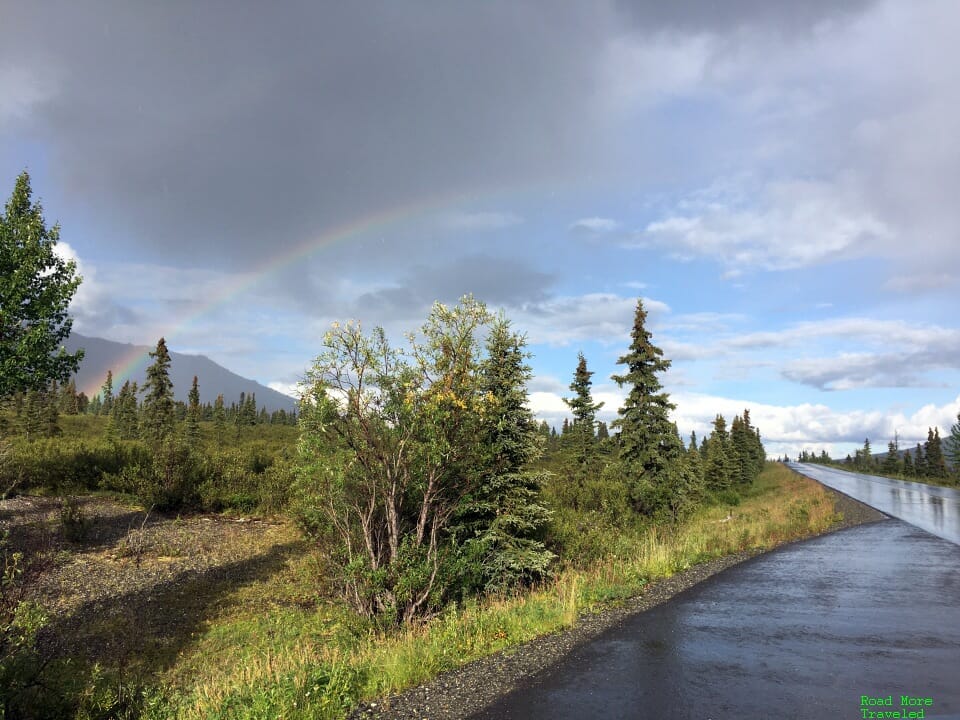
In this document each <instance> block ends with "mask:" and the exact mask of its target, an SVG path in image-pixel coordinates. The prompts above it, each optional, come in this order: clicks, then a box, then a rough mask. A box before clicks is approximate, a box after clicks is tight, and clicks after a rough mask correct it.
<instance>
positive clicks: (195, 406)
mask: <svg viewBox="0 0 960 720" xmlns="http://www.w3.org/2000/svg"><path fill="white" fill-rule="evenodd" d="M187 400H188V404H187V418H186V436H187V441H188V442H189V443H190V447H191V448H194V449H195V448H196V447H197V443H199V442H200V388H199V387H198V385H197V376H196V375H194V376H193V385H191V386H190V394H189V395H188V396H187Z"/></svg>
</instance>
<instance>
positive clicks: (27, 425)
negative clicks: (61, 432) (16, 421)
mask: <svg viewBox="0 0 960 720" xmlns="http://www.w3.org/2000/svg"><path fill="white" fill-rule="evenodd" d="M43 420H44V418H43V400H42V398H41V397H40V393H39V392H37V391H36V390H34V389H33V388H30V389H29V390H27V392H26V393H25V394H24V398H23V409H22V410H21V412H20V427H21V430H22V431H23V434H24V435H25V436H26V437H27V440H36V439H37V438H39V437H40V436H41V435H43V426H44V423H43Z"/></svg>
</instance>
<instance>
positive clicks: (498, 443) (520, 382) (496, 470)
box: [450, 317, 554, 592]
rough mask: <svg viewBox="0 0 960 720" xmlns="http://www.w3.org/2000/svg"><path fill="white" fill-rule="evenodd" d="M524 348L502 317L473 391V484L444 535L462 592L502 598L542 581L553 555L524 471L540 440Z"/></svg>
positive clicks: (535, 476) (536, 488) (537, 479)
mask: <svg viewBox="0 0 960 720" xmlns="http://www.w3.org/2000/svg"><path fill="white" fill-rule="evenodd" d="M524 346H525V340H524V338H522V337H521V336H519V335H517V334H515V333H512V332H511V331H510V324H509V321H507V320H506V319H505V318H503V317H501V318H498V320H497V321H496V322H495V323H494V324H493V327H492V328H491V330H490V335H489V337H488V339H487V358H486V359H485V360H484V361H483V363H482V364H481V368H480V376H481V379H480V387H479V391H480V393H482V394H483V396H484V398H485V400H486V401H487V403H488V405H487V409H486V413H485V415H484V417H483V423H482V429H481V436H480V437H479V438H478V439H479V441H480V443H481V447H482V449H483V451H484V452H485V453H486V456H485V457H482V458H481V463H482V467H481V469H480V482H479V484H478V486H477V488H476V489H475V490H474V491H473V492H472V493H470V494H469V495H468V496H466V497H465V498H464V500H463V502H462V503H461V505H460V507H459V508H458V510H457V512H456V516H455V519H454V521H453V523H452V527H451V530H450V533H451V535H452V536H454V538H455V539H456V540H457V541H458V542H459V543H461V544H462V545H463V548H462V550H461V552H462V553H463V555H464V557H465V559H466V560H465V562H464V567H465V569H466V571H467V573H469V574H470V575H471V576H472V577H473V581H472V582H469V583H463V584H464V585H465V586H468V589H470V590H474V591H478V590H479V591H485V592H505V591H508V590H511V589H513V588H515V587H517V586H519V585H529V584H531V583H533V582H535V581H537V580H540V579H542V578H543V577H545V576H546V574H547V569H548V568H549V566H550V563H551V562H552V560H553V558H554V555H553V553H551V552H550V551H548V550H547V549H546V548H545V547H544V544H543V542H542V540H541V537H542V533H543V529H544V527H545V526H546V524H547V522H548V520H549V518H550V512H549V511H548V510H547V508H546V507H545V506H544V505H543V503H542V501H541V499H540V487H541V484H542V482H543V479H544V474H543V473H536V472H532V471H530V470H528V466H529V464H530V463H531V462H533V461H534V460H536V459H538V458H539V456H540V453H541V438H540V436H539V431H538V427H537V424H536V421H535V420H534V417H533V413H532V412H531V411H530V409H529V407H528V406H527V403H528V396H527V389H526V386H527V382H528V381H529V379H530V376H531V370H530V367H529V366H528V365H527V364H526V358H527V357H528V354H527V353H526V352H525V351H524Z"/></svg>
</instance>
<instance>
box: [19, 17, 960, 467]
mask: <svg viewBox="0 0 960 720" xmlns="http://www.w3.org/2000/svg"><path fill="white" fill-rule="evenodd" d="M958 36H960V5H958V4H957V3H956V2H953V1H952V0H942V1H941V0H925V1H924V2H920V3H917V2H907V1H906V0H902V1H899V2H868V1H855V2H854V1H851V2H834V1H833V0H831V1H829V2H828V1H827V0H808V1H807V2H804V3H795V2H782V3H777V2H769V0H731V1H730V2H725V3H722V4H721V3H715V2H708V1H707V0H682V1H679V2H673V3H661V2H653V1H652V0H651V1H649V2H614V1H611V0H591V1H590V2H573V1H571V2H568V3H544V2H540V3H532V2H523V1H517V0H512V1H510V2H497V1H494V2H486V3H461V2H443V3H441V2H363V3H332V2H330V3H316V2H302V3H300V2H288V3H282V4H267V3H261V4H256V3H246V4H245V3H234V2H205V3H186V2H171V3H146V2H140V3H137V2H97V1H91V2H85V3H73V2H63V3H57V2H53V1H51V2H37V3H21V2H14V1H13V0H0V194H2V195H4V197H9V193H10V192H11V191H12V189H13V183H14V180H15V178H16V176H17V174H18V173H20V172H21V171H23V170H24V169H26V170H28V171H29V172H30V176H31V180H32V183H33V189H34V194H35V198H38V199H40V200H41V202H42V203H43V207H44V210H45V215H46V218H47V221H48V222H49V223H52V222H54V221H57V222H59V223H60V225H61V228H62V231H61V244H60V249H61V251H62V253H63V254H64V255H66V256H69V257H71V258H74V259H76V261H77V263H78V266H79V268H80V271H81V274H82V275H83V278H84V281H83V284H82V286H81V288H80V290H79V292H78V293H77V295H76V297H75V298H74V301H73V304H72V306H71V313H72V315H73V316H74V318H75V323H74V329H75V330H77V331H78V332H81V333H83V334H87V335H96V336H100V337H105V338H109V339H111V340H117V341H123V342H133V343H140V344H147V345H153V344H155V343H156V340H157V339H158V338H159V337H160V336H165V337H166V339H167V342H168V345H169V346H170V347H171V349H173V350H177V351H180V352H188V353H203V354H205V355H208V356H209V357H211V358H212V359H214V360H215V361H217V362H219V363H220V364H222V365H224V366H226V367H227V368H229V369H231V370H233V371H235V372H238V373H240V374H242V375H245V376H247V377H250V378H253V379H256V380H258V381H260V382H262V383H264V384H268V385H270V386H271V387H274V388H276V389H280V390H284V391H288V392H294V389H295V387H296V384H297V382H298V380H299V379H300V378H301V377H302V376H303V374H304V372H305V371H306V370H307V368H308V367H309V366H310V364H311V362H312V360H313V358H314V357H315V356H316V355H317V354H318V353H319V352H320V349H321V343H322V337H323V334H324V332H325V330H326V329H327V328H328V327H329V325H330V323H331V322H333V321H343V320H347V319H356V320H359V321H360V322H361V323H362V324H363V326H365V327H369V328H372V327H374V326H375V325H382V326H384V327H385V328H386V329H387V331H388V332H389V333H391V334H392V335H393V336H394V337H399V335H400V333H401V332H403V331H406V330H412V329H415V328H416V327H418V326H419V325H420V324H421V323H422V322H423V320H424V319H425V317H426V315H427V313H428V312H429V308H430V306H431V304H432V303H433V302H434V301H441V302H447V303H451V302H456V300H457V299H458V298H459V297H460V296H462V295H464V294H465V293H473V294H474V295H475V296H476V297H477V298H479V299H481V300H483V301H484V302H486V303H487V304H488V305H489V306H491V307H492V308H496V309H502V310H503V311H504V312H505V313H506V315H507V316H508V317H509V318H510V319H511V320H512V322H513V325H514V327H515V328H516V329H517V330H520V331H522V332H524V333H526V335H527V339H528V342H529V349H530V351H531V352H532V353H533V357H532V359H531V365H532V367H533V371H534V377H533V380H532V382H531V385H530V398H531V406H532V407H533V409H534V410H535V411H536V412H537V414H538V416H539V417H541V418H544V419H546V420H548V421H549V422H551V423H554V424H557V423H559V422H562V418H563V417H564V416H565V415H566V414H567V412H566V406H565V405H564V404H563V401H562V398H563V397H564V396H568V397H569V396H570V395H571V393H570V390H569V384H570V382H571V381H572V375H573V371H574V369H575V367H576V363H577V354H578V353H579V352H582V353H583V354H584V355H585V356H586V358H587V362H588V365H589V367H590V369H591V370H593V371H594V372H595V375H594V377H593V381H594V396H595V398H596V399H598V400H602V401H603V402H604V403H605V405H604V407H603V408H602V410H601V412H600V418H601V419H604V420H607V421H610V420H612V419H613V418H614V417H615V416H616V410H617V408H618V407H619V405H620V401H621V399H622V398H623V396H624V391H623V390H620V389H619V388H617V386H616V385H615V384H614V383H612V381H611V380H610V375H611V374H612V373H614V372H617V370H618V366H617V364H616V361H617V358H618V357H619V356H620V355H622V354H623V352H624V351H625V349H626V347H627V345H628V344H629V329H630V327H631V324H632V319H633V312H634V308H635V306H636V301H637V298H642V299H643V301H644V304H645V306H646V308H647V310H648V311H649V321H648V328H649V329H650V330H651V332H652V333H653V341H654V343H655V344H657V345H658V346H659V347H661V348H662V349H663V350H664V353H665V356H666V357H667V358H669V359H671V360H672V367H671V369H670V370H669V371H668V372H667V373H666V374H665V375H664V376H663V377H662V382H663V383H664V386H665V387H666V389H667V390H668V391H669V392H670V393H671V397H672V399H673V401H674V403H675V404H676V406H677V407H676V410H675V412H674V418H675V420H676V422H677V425H678V427H679V429H680V431H681V432H682V433H683V434H684V435H686V434H688V433H689V432H690V431H692V430H695V431H696V432H697V434H698V435H701V436H702V435H703V434H704V432H706V431H707V430H708V428H709V426H710V425H711V423H712V420H713V418H714V416H715V415H716V414H717V413H723V414H724V415H725V416H726V418H727V419H728V421H729V420H730V419H731V418H732V416H733V415H734V414H737V413H740V412H742V410H743V409H744V408H750V411H751V417H752V419H753V422H754V424H756V425H757V426H759V428H760V430H761V432H762V434H763V437H764V440H765V444H766V447H767V451H768V453H769V454H776V455H780V454H782V453H785V452H787V453H790V454H791V455H795V454H796V453H797V452H798V451H799V450H800V449H804V448H806V449H815V450H817V451H819V450H820V449H827V450H828V451H829V452H831V454H834V455H840V456H842V455H843V454H844V453H847V452H850V451H851V450H852V449H853V448H854V447H857V446H860V445H862V443H863V440H864V439H865V438H867V437H869V438H870V440H871V443H872V445H873V447H874V449H878V448H880V449H882V448H883V447H885V445H886V443H887V442H888V441H889V440H891V439H893V437H894V436H895V435H896V436H897V437H899V438H900V440H901V444H907V445H910V446H912V445H913V444H915V443H916V442H917V441H921V440H924V439H925V438H926V435H927V429H928V428H929V427H931V426H939V428H940V431H941V434H943V433H944V432H945V431H948V429H949V427H950V425H951V424H953V423H954V422H956V421H957V414H958V412H960V320H958V313H957V310H958V308H960V302H958V300H960V212H958V208H960V205H958V201H957V188H958V187H960V133H958V132H957V131H956V128H957V127H960V46H958V44H957V42H956V38H957V37H958ZM4 178H6V181H5V182H6V185H7V186H8V189H7V190H3V188H2V183H3V182H4V180H3V179H4Z"/></svg>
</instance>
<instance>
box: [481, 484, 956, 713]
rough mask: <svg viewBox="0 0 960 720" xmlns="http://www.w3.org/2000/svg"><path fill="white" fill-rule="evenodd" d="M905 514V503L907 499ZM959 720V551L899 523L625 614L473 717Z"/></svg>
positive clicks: (762, 560) (806, 545) (777, 557)
mask: <svg viewBox="0 0 960 720" xmlns="http://www.w3.org/2000/svg"><path fill="white" fill-rule="evenodd" d="M901 504H902V500H901ZM861 695H870V696H876V697H883V698H885V697H887V696H893V707H891V708H874V709H886V710H897V709H899V707H898V706H899V704H900V695H910V696H915V697H924V698H931V700H932V705H931V706H928V707H925V708H924V712H925V717H927V718H944V719H946V718H960V545H956V544H954V543H952V542H948V541H946V540H943V539H941V538H939V537H935V536H933V535H931V534H929V533H927V532H924V531H922V530H920V529H918V528H916V527H913V526H911V525H909V524H907V523H904V522H901V521H899V520H885V521H882V522H879V523H874V524H871V525H864V526H860V527H855V528H851V529H849V530H844V531H841V532H837V533H833V534H831V535H826V536H823V537H819V538H814V539H812V540H809V541H805V542H801V543H796V544H793V545H789V546H786V547H784V548H781V549H779V550H775V551H773V552H771V553H768V554H766V555H761V556H758V557H756V558H754V559H752V560H749V561H747V562H745V563H743V564H741V565H738V566H735V567H733V568H731V569H729V570H726V571H725V572H723V573H721V574H719V575H715V576H713V577H712V578H710V579H708V580H706V581H705V582H703V583H701V584H699V585H697V586H695V587H693V588H691V589H690V590H687V591H686V592H684V593H681V594H680V595H678V596H677V597H676V598H674V599H673V600H672V601H670V602H668V603H666V604H664V605H661V606H659V607H656V608H654V609H652V610H650V611H648V612H645V613H641V614H638V615H635V616H633V617H632V618H628V619H627V620H625V621H624V623H622V624H621V625H620V626H618V627H614V628H611V629H610V630H609V631H607V632H606V633H604V634H603V635H601V636H600V637H598V638H597V639H596V640H594V641H592V642H590V643H588V644H586V645H584V646H582V647H580V648H578V649H577V650H574V651H573V652H572V653H571V654H570V655H568V656H567V657H566V658H565V659H564V660H563V661H561V662H560V663H558V664H557V665H555V666H553V667H552V668H549V669H548V670H546V671H544V672H543V673H540V674H539V675H536V676H534V677H532V678H530V679H529V680H528V681H526V683H525V685H523V686H521V687H520V688H518V689H517V690H516V691H514V692H513V693H511V694H509V695H507V696H505V697H504V698H502V699H501V700H500V701H498V702H497V703H496V704H495V705H493V706H491V707H489V708H487V709H486V710H485V711H484V712H482V713H480V714H478V715H476V716H474V717H476V718H478V719H479V718H490V719H493V718H497V719H501V718H503V719H507V718H531V719H534V718H550V719H551V720H553V719H556V718H571V719H573V718H577V719H578V720H579V719H580V718H652V719H656V720H672V719H677V720H687V719H690V720H693V719H696V720H706V719H708V718H712V719H713V720H722V719H725V718H743V719H753V718H757V719H771V720H773V719H775V718H817V719H818V720H826V719H829V720H837V719H845V718H850V719H851V720H852V719H854V718H862V717H867V716H865V715H863V713H862V712H861V710H862V709H861V704H860V697H861Z"/></svg>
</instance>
